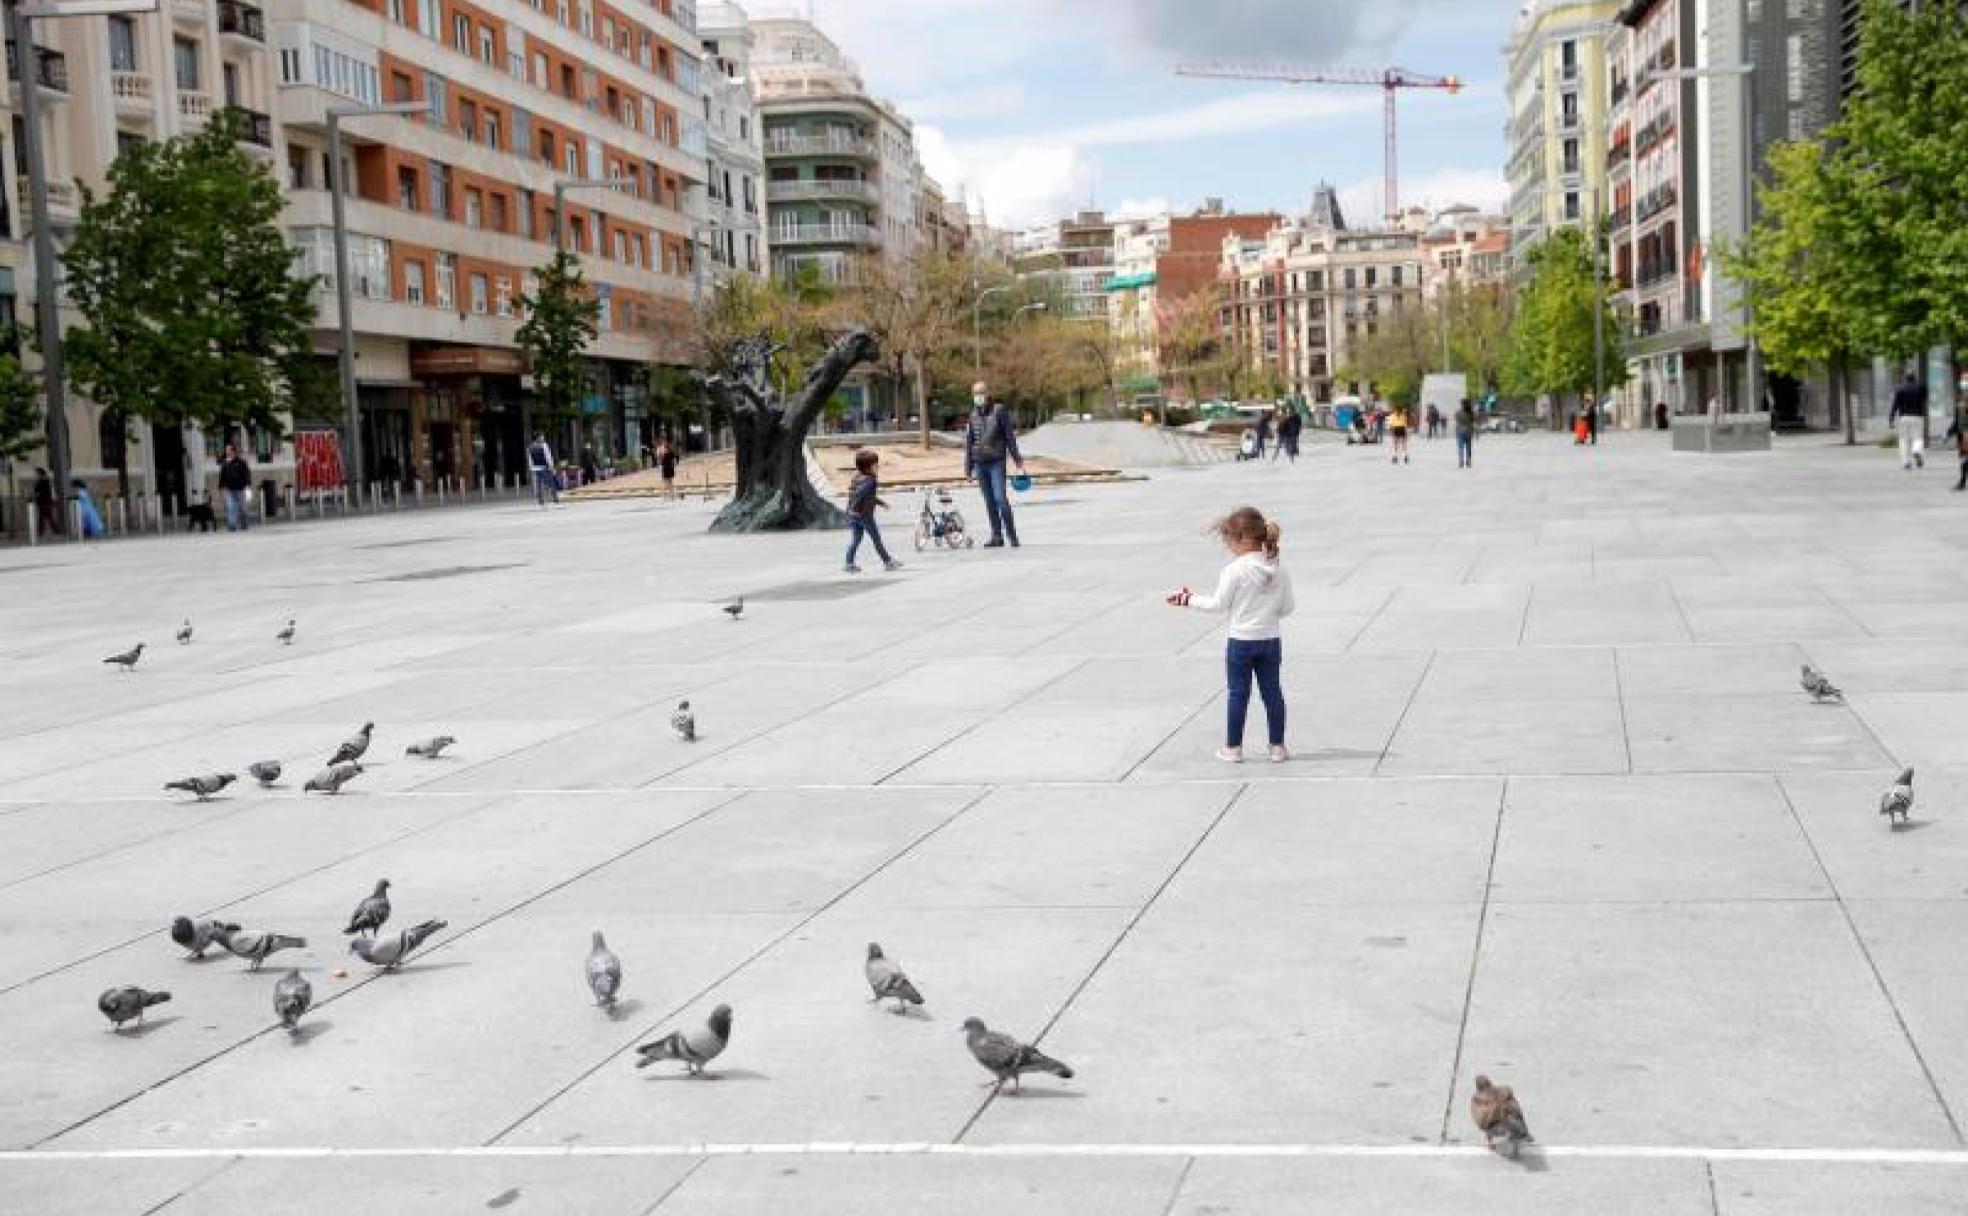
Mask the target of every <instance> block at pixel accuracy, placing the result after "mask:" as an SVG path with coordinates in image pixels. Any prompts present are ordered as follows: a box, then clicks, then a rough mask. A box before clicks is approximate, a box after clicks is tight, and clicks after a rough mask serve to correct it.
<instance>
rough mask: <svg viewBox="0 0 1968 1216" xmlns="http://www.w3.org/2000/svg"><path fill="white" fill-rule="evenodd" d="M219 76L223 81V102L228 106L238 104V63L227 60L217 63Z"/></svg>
mask: <svg viewBox="0 0 1968 1216" xmlns="http://www.w3.org/2000/svg"><path fill="white" fill-rule="evenodd" d="M219 76H220V78H221V79H222V81H223V83H224V88H225V103H226V104H227V105H229V106H236V105H238V104H239V65H238V64H236V63H234V62H232V61H231V60H227V61H226V62H224V63H222V64H220V65H219Z"/></svg>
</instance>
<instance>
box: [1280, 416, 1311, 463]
mask: <svg viewBox="0 0 1968 1216" xmlns="http://www.w3.org/2000/svg"><path fill="white" fill-rule="evenodd" d="M1304 430H1305V419H1304V418H1302V417H1300V416H1299V412H1298V411H1297V410H1296V409H1289V408H1288V409H1286V410H1285V416H1284V419H1283V420H1282V421H1280V422H1279V423H1278V447H1279V448H1280V449H1281V450H1282V451H1283V452H1284V454H1285V459H1286V461H1287V462H1288V463H1291V464H1297V463H1298V437H1299V434H1300V433H1301V432H1303V431H1304ZM1274 459H1275V457H1274Z"/></svg>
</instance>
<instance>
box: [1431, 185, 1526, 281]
mask: <svg viewBox="0 0 1968 1216" xmlns="http://www.w3.org/2000/svg"><path fill="white" fill-rule="evenodd" d="M1420 244H1421V252H1422V258H1423V270H1424V272H1425V280H1424V284H1423V295H1424V296H1425V297H1426V298H1427V299H1429V300H1433V299H1435V297H1436V296H1438V295H1440V294H1441V293H1443V292H1444V291H1452V290H1458V289H1462V288H1470V287H1493V286H1500V285H1502V284H1503V283H1504V282H1505V281H1506V280H1508V278H1509V276H1510V217H1508V216H1503V215H1485V214H1484V213H1482V212H1480V211H1478V210H1476V209H1475V208H1474V207H1451V208H1449V209H1448V210H1446V211H1444V212H1442V213H1441V214H1440V215H1438V216H1436V217H1434V220H1433V222H1432V223H1430V224H1428V225H1427V226H1426V227H1425V228H1424V229H1423V231H1422V233H1421V237H1420Z"/></svg>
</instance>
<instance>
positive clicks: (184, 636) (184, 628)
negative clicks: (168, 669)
mask: <svg viewBox="0 0 1968 1216" xmlns="http://www.w3.org/2000/svg"><path fill="white" fill-rule="evenodd" d="M190 643H191V618H190V617H186V618H185V623H184V624H182V625H180V626H178V645H180V646H186V645H189V644H190Z"/></svg>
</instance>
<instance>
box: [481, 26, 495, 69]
mask: <svg viewBox="0 0 1968 1216" xmlns="http://www.w3.org/2000/svg"><path fill="white" fill-rule="evenodd" d="M478 59H479V62H480V63H489V64H492V65H493V66H494V67H496V66H498V63H499V40H498V37H497V36H496V35H495V34H493V32H492V27H491V26H483V27H481V28H480V29H479V31H478Z"/></svg>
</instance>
